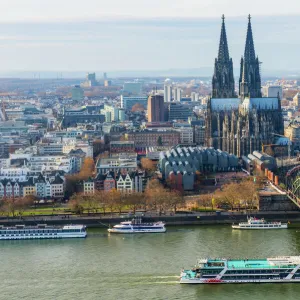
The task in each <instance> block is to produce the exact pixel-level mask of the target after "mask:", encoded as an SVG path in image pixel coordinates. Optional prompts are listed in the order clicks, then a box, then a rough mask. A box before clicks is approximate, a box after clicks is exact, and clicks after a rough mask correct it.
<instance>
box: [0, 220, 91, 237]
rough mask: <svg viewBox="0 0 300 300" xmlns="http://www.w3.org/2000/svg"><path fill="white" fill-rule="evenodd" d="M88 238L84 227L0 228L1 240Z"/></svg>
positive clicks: (40, 226)
mask: <svg viewBox="0 0 300 300" xmlns="http://www.w3.org/2000/svg"><path fill="white" fill-rule="evenodd" d="M86 236H87V233H86V226H84V225H65V226H48V225H46V224H38V225H37V226H25V225H16V226H13V227H4V226H2V225H1V226H0V240H28V239H62V238H85V237H86Z"/></svg>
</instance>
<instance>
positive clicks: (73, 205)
mask: <svg viewBox="0 0 300 300" xmlns="http://www.w3.org/2000/svg"><path fill="white" fill-rule="evenodd" d="M83 203H84V199H83V197H82V195H81V194H74V195H73V196H72V197H71V199H70V201H69V203H68V207H69V208H70V209H71V211H73V212H74V213H75V214H77V215H81V214H82V213H83V211H84V206H83Z"/></svg>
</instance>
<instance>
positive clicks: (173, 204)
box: [166, 191, 185, 214]
mask: <svg viewBox="0 0 300 300" xmlns="http://www.w3.org/2000/svg"><path fill="white" fill-rule="evenodd" d="M166 196H167V197H166V198H167V200H168V205H167V206H168V207H169V208H171V209H172V210H173V211H174V213H175V214H176V211H177V208H178V206H180V205H182V206H183V205H184V204H185V200H184V197H183V194H182V193H181V192H179V191H171V192H167V195H166Z"/></svg>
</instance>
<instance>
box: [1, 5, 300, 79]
mask: <svg viewBox="0 0 300 300" xmlns="http://www.w3.org/2000/svg"><path fill="white" fill-rule="evenodd" d="M0 11H1V18H0V57H1V60H0V72H2V73H3V72H6V71H15V70H24V71H33V70H41V71H43V70H49V71H93V70H97V71H107V72H109V71H114V70H155V69H176V68H201V67H208V68H212V67H213V61H214V57H215V56H216V54H217V48H218V42H219V33H220V22H221V19H220V17H221V15H222V14H223V13H224V14H225V16H226V25H227V34H228V42H229V48H230V54H231V56H232V58H233V60H234V65H235V66H236V67H238V64H239V60H240V57H241V55H242V53H243V50H244V49H243V48H244V43H245V34H246V27H247V15H248V14H249V13H251V14H252V16H253V18H252V24H253V32H254V38H255V47H256V50H257V54H258V55H259V57H260V59H261V60H262V61H263V69H266V70H285V69H288V70H295V71H296V70H298V69H299V70H300V60H299V54H298V53H299V49H300V47H299V46H300V45H299V44H300V41H299V38H298V37H299V33H300V20H299V16H300V1H299V0H286V1H282V0H281V1H278V0H272V1H271V0H251V1H250V0H247V1H244V0H205V1H203V0H185V1H181V0H180V1H179V0H105V1H103V0H80V1H79V0H1V1H0ZM236 75H237V74H236Z"/></svg>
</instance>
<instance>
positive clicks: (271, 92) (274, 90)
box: [267, 85, 283, 100]
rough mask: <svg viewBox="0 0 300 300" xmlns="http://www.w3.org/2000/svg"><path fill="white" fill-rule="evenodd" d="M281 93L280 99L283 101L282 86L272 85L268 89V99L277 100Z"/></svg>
mask: <svg viewBox="0 0 300 300" xmlns="http://www.w3.org/2000/svg"><path fill="white" fill-rule="evenodd" d="M278 93H279V98H280V100H282V97H283V94H282V86H280V85H271V86H268V87H267V97H273V98H276V97H278Z"/></svg>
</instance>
